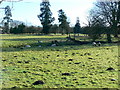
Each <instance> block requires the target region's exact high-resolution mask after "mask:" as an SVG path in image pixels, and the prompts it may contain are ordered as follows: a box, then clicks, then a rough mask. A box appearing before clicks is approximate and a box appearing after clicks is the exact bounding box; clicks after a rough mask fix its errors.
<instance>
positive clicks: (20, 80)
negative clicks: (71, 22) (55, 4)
mask: <svg viewBox="0 0 120 90" xmlns="http://www.w3.org/2000/svg"><path fill="white" fill-rule="evenodd" d="M65 37H66V36H65V35H64V36H61V35H57V36H51V35H49V36H36V35H2V40H1V41H0V42H1V43H2V59H1V61H0V62H1V63H2V65H1V70H2V78H0V80H2V88H118V46H117V44H104V45H102V46H100V47H93V46H92V45H91V44H87V45H74V43H73V42H64V41H65V40H66V39H65ZM37 40H41V41H43V43H41V45H42V46H43V47H38V45H39V44H37ZM52 40H58V41H59V42H61V46H56V47H50V46H47V45H50V42H51V41H52ZM66 43H67V44H72V45H65V44H66ZM28 44H29V45H31V46H32V47H30V48H24V49H21V47H23V46H25V45H28ZM110 67H111V68H113V69H114V70H107V69H108V68H110ZM38 80H41V81H43V83H42V84H38V85H33V83H34V82H35V81H38Z"/></svg>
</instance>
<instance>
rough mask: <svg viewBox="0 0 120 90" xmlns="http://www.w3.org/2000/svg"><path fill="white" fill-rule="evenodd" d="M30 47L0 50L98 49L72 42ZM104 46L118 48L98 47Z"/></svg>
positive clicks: (3, 49)
mask: <svg viewBox="0 0 120 90" xmlns="http://www.w3.org/2000/svg"><path fill="white" fill-rule="evenodd" d="M30 46H31V47H24V48H23V47H8V48H2V52H19V51H20V52H21V51H69V50H80V49H88V48H98V47H95V46H92V45H91V44H90V43H88V44H82V45H80V44H76V43H74V42H62V43H61V44H60V45H59V46H53V47H52V46H51V43H42V45H41V46H42V47H38V46H39V45H38V44H36V43H32V44H30ZM105 46H118V45H117V44H116V43H111V44H103V45H102V46H99V47H105Z"/></svg>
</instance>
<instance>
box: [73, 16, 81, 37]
mask: <svg viewBox="0 0 120 90" xmlns="http://www.w3.org/2000/svg"><path fill="white" fill-rule="evenodd" d="M80 29H81V27H80V20H79V18H78V17H77V21H76V24H75V27H74V36H75V34H76V33H78V36H79V33H80Z"/></svg>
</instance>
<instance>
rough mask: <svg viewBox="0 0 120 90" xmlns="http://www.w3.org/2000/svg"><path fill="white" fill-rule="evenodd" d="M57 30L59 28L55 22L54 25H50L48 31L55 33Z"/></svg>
mask: <svg viewBox="0 0 120 90" xmlns="http://www.w3.org/2000/svg"><path fill="white" fill-rule="evenodd" d="M58 30H59V27H58V25H57V24H54V25H52V26H51V28H50V33H54V34H56V33H58Z"/></svg>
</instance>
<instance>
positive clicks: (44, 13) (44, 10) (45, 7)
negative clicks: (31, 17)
mask: <svg viewBox="0 0 120 90" xmlns="http://www.w3.org/2000/svg"><path fill="white" fill-rule="evenodd" d="M40 11H41V14H40V15H38V18H39V20H40V21H41V24H42V25H43V30H42V32H43V33H44V34H48V33H49V30H50V27H51V23H52V22H53V21H54V17H52V12H51V10H50V2H49V1H48V0H43V1H42V3H41V4H40Z"/></svg>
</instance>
